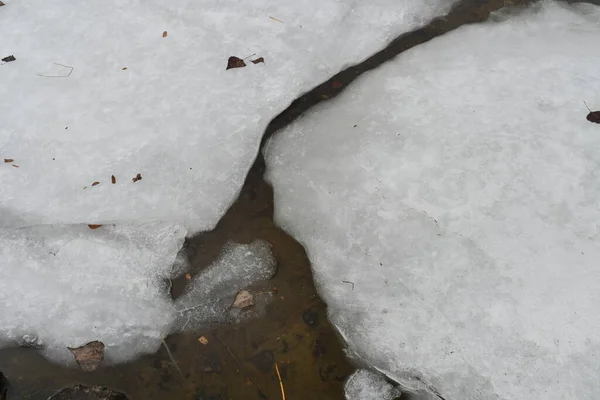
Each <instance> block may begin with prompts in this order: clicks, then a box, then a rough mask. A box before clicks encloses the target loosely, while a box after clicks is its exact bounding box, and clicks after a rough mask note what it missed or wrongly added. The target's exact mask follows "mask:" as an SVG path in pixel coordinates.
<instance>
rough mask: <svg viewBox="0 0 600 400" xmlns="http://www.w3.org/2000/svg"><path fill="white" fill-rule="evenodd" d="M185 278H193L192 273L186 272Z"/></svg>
mask: <svg viewBox="0 0 600 400" xmlns="http://www.w3.org/2000/svg"><path fill="white" fill-rule="evenodd" d="M185 279H187V280H188V281H189V280H191V279H192V275H190V274H189V273H187V274H185Z"/></svg>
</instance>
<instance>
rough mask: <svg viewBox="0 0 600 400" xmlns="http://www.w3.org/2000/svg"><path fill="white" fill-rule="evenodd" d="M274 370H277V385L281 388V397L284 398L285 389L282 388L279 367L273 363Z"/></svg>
mask: <svg viewBox="0 0 600 400" xmlns="http://www.w3.org/2000/svg"><path fill="white" fill-rule="evenodd" d="M275 371H277V378H279V387H280V388H281V398H282V399H283V400H285V390H283V381H282V380H281V374H280V373H279V367H278V366H277V363H275Z"/></svg>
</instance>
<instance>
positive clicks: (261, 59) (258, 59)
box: [252, 57, 265, 64]
mask: <svg viewBox="0 0 600 400" xmlns="http://www.w3.org/2000/svg"><path fill="white" fill-rule="evenodd" d="M264 62H265V59H264V58H263V57H259V58H257V59H256V60H252V63H253V64H258V63H263V64H264Z"/></svg>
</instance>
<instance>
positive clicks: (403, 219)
mask: <svg viewBox="0 0 600 400" xmlns="http://www.w3.org/2000/svg"><path fill="white" fill-rule="evenodd" d="M599 38H600V7H597V6H592V5H589V4H582V5H579V6H573V7H569V6H567V5H564V4H561V3H554V2H549V1H545V2H542V3H541V4H538V5H536V6H534V7H532V8H530V9H528V10H527V11H524V12H523V13H521V14H518V15H513V16H510V17H507V18H502V17H497V18H496V20H495V21H493V22H488V23H484V24H479V25H471V26H465V27H462V28H460V29H458V30H457V31H455V32H452V33H449V34H447V35H444V36H442V37H439V38H437V39H435V40H433V41H431V42H429V43H426V44H424V45H421V46H418V47H416V48H414V49H412V50H410V51H407V52H405V53H403V54H401V55H400V56H398V57H397V58H396V59H395V60H394V61H393V62H390V63H389V64H386V65H384V66H383V67H381V68H380V69H378V70H376V71H373V72H372V73H369V74H368V75H365V76H364V77H361V78H360V79H359V80H358V81H357V82H356V83H355V84H353V85H351V87H349V88H348V89H347V90H346V91H345V92H344V93H343V94H342V95H341V96H340V97H339V98H336V99H335V100H334V101H331V102H328V103H325V104H324V105H323V106H322V107H320V108H319V109H318V110H315V111H313V112H310V113H308V114H307V115H305V116H304V117H303V118H302V119H301V120H299V121H297V122H296V123H294V124H293V125H292V126H290V127H288V128H287V129H286V130H284V131H282V132H280V133H278V134H277V135H276V136H275V137H274V138H273V140H272V142H271V143H270V145H269V148H268V154H267V163H268V172H269V179H270V180H271V181H272V183H273V186H274V190H275V204H276V219H277V221H278V222H279V223H280V224H281V225H282V226H283V227H284V228H285V229H286V230H288V231H289V232H291V233H292V234H293V235H294V236H295V237H296V238H298V239H299V240H300V241H301V242H302V243H303V244H304V245H305V246H306V248H307V251H308V254H309V257H310V259H311V262H312V264H313V268H314V270H315V277H316V280H317V282H318V284H319V288H320V290H321V293H322V294H323V295H324V297H325V300H326V301H327V303H328V305H329V312H330V317H331V318H332V320H333V322H334V324H335V325H336V326H337V327H338V328H339V330H340V332H341V333H342V335H343V336H344V337H345V339H346V340H347V342H348V346H349V349H350V350H351V351H352V352H353V353H354V354H355V355H356V357H358V358H360V359H361V360H362V361H366V362H368V363H370V364H371V365H373V366H374V367H375V368H376V369H379V370H380V371H383V372H385V373H386V375H388V376H390V377H392V378H394V379H396V380H398V381H400V382H401V383H402V384H403V385H405V386H406V387H408V388H410V389H415V390H416V389H420V388H422V387H423V386H425V387H428V388H429V389H430V390H437V391H439V393H440V394H441V395H442V396H443V397H444V398H445V399H448V400H483V399H486V400H487V399H502V400H509V399H510V400H521V399H547V400H559V399H560V400H565V399H577V400H582V399H586V400H592V399H598V398H600V380H599V379H598V376H600V363H599V362H598V360H599V357H600V335H599V334H598V332H599V331H600V268H599V266H598V260H599V259H600V223H599V221H600V202H599V198H600V179H599V177H598V171H600V127H599V126H598V125H596V124H592V123H590V122H588V121H586V115H587V113H588V111H587V109H586V108H585V106H584V104H583V101H584V100H585V101H586V102H587V103H588V104H589V106H590V107H591V108H592V109H600V68H599V66H600V52H598V39H599ZM355 125H356V126H355ZM342 281H349V282H353V283H354V285H352V286H351V285H350V284H347V283H344V282H342Z"/></svg>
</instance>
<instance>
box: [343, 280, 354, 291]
mask: <svg viewBox="0 0 600 400" xmlns="http://www.w3.org/2000/svg"><path fill="white" fill-rule="evenodd" d="M342 282H344V283H347V284H349V285H352V291H353V292H354V282H350V281H342Z"/></svg>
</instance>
